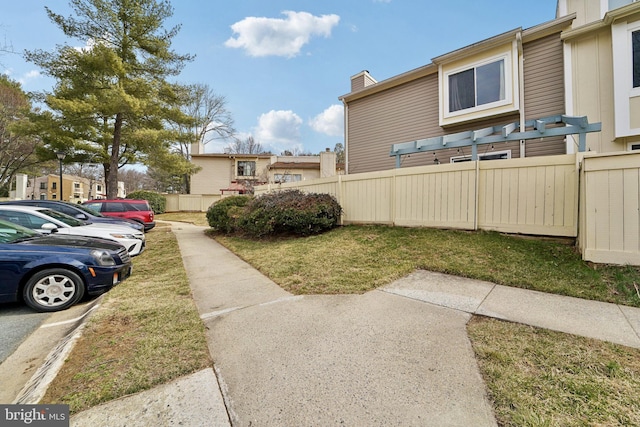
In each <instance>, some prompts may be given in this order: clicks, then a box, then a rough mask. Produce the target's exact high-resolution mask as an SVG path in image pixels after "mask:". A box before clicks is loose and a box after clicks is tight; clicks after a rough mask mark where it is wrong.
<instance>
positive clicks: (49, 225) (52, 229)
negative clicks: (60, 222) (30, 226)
mask: <svg viewBox="0 0 640 427" xmlns="http://www.w3.org/2000/svg"><path fill="white" fill-rule="evenodd" d="M40 229H42V230H44V231H45V232H47V231H48V232H49V233H55V232H56V231H58V227H57V226H56V225H55V224H53V223H51V222H45V223H44V224H42V225H41V226H40Z"/></svg>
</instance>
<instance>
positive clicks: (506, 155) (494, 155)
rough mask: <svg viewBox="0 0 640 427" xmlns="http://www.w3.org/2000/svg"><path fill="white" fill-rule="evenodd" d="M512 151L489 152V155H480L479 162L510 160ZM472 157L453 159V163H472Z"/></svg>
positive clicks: (456, 157)
mask: <svg viewBox="0 0 640 427" xmlns="http://www.w3.org/2000/svg"><path fill="white" fill-rule="evenodd" d="M510 158H511V150H504V151H489V152H487V153H478V160H502V159H510ZM470 161H471V155H468V156H455V157H452V158H451V163H460V162H470Z"/></svg>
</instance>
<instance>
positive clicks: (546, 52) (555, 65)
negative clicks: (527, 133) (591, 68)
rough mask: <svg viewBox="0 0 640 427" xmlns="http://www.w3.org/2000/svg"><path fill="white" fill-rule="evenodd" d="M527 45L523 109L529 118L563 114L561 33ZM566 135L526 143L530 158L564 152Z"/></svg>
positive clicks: (525, 46) (525, 47)
mask: <svg viewBox="0 0 640 427" xmlns="http://www.w3.org/2000/svg"><path fill="white" fill-rule="evenodd" d="M523 48H524V112H525V116H526V119H527V120H531V119H539V118H541V117H547V116H553V115H555V114H564V112H565V109H564V107H565V102H564V63H563V48H562V41H561V40H560V35H559V34H554V35H551V36H548V37H545V38H542V39H539V40H536V41H533V42H531V43H527V44H525V45H524V46H523ZM565 151H566V146H565V143H564V137H562V136H559V137H554V138H545V139H544V140H543V141H538V140H529V141H527V142H526V148H525V153H526V156H527V157H534V156H550V155H556V154H565Z"/></svg>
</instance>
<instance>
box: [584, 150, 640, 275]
mask: <svg viewBox="0 0 640 427" xmlns="http://www.w3.org/2000/svg"><path fill="white" fill-rule="evenodd" d="M581 182H582V183H583V185H582V187H581V191H580V197H581V201H580V239H579V242H580V248H581V250H582V254H583V258H584V259H585V260H588V261H593V262H598V263H611V264H633V265H640V153H612V154H601V155H586V156H585V158H584V159H583V167H582V171H581Z"/></svg>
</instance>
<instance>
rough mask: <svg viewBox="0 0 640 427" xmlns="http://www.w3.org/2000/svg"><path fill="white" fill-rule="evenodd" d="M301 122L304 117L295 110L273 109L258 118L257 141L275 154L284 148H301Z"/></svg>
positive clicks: (291, 149)
mask: <svg viewBox="0 0 640 427" xmlns="http://www.w3.org/2000/svg"><path fill="white" fill-rule="evenodd" d="M301 124H302V119H301V118H300V116H298V115H297V114H296V113H294V112H293V111H290V110H288V111H283V110H279V111H275V110H271V111H269V112H268V113H265V114H262V115H261V116H260V117H259V118H258V126H257V128H256V129H255V132H254V134H255V139H256V142H258V143H260V144H261V145H262V147H263V148H264V149H266V150H269V149H270V150H271V151H272V152H274V154H280V152H282V151H284V150H290V151H294V150H301V149H302V144H301V142H300V125H301Z"/></svg>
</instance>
